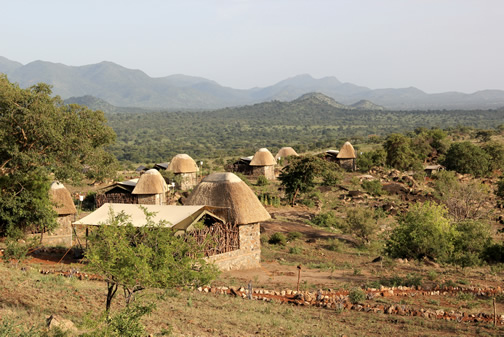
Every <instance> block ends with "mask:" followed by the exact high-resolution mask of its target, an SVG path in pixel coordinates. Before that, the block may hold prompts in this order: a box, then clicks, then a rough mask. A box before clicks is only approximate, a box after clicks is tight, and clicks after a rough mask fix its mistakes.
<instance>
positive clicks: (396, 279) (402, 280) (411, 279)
mask: <svg viewBox="0 0 504 337" xmlns="http://www.w3.org/2000/svg"><path fill="white" fill-rule="evenodd" d="M422 281H423V280H422V277H421V276H419V275H416V274H408V275H406V277H401V276H399V275H396V276H392V277H390V278H381V279H380V280H379V281H378V283H379V284H380V285H382V286H384V287H399V286H405V287H421V286H422V283H423V282H422Z"/></svg>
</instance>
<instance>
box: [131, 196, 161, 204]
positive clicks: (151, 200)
mask: <svg viewBox="0 0 504 337" xmlns="http://www.w3.org/2000/svg"><path fill="white" fill-rule="evenodd" d="M164 199H165V198H164V195H163V194H138V203H139V204H141V205H163V204H164V201H165V200H164Z"/></svg>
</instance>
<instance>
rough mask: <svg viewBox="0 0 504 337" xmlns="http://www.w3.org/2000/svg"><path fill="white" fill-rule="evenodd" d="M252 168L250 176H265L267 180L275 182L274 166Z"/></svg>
mask: <svg viewBox="0 0 504 337" xmlns="http://www.w3.org/2000/svg"><path fill="white" fill-rule="evenodd" d="M251 167H252V176H253V177H256V178H257V177H259V176H261V175H262V176H265V177H266V179H268V180H275V166H274V165H269V166H251Z"/></svg>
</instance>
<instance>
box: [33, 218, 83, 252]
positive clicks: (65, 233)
mask: <svg viewBox="0 0 504 337" xmlns="http://www.w3.org/2000/svg"><path fill="white" fill-rule="evenodd" d="M73 220H74V215H73V214H69V215H63V216H59V217H58V219H57V222H58V227H56V229H54V230H52V231H51V232H46V233H44V235H43V237H42V245H44V246H61V247H67V248H70V247H72V221H73ZM28 237H37V238H39V239H40V234H31V235H29V236H28Z"/></svg>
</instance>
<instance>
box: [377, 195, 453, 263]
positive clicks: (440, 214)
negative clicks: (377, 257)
mask: <svg viewBox="0 0 504 337" xmlns="http://www.w3.org/2000/svg"><path fill="white" fill-rule="evenodd" d="M446 216H447V211H446V209H445V208H444V207H443V206H440V205H437V204H435V203H429V202H427V203H425V204H416V205H414V206H413V207H412V209H411V210H410V211H409V212H407V213H406V214H404V215H402V216H401V217H400V219H399V225H398V226H397V227H396V228H395V229H394V230H393V231H392V234H391V235H390V238H389V239H388V240H387V242H386V247H385V252H386V253H387V254H388V255H389V256H391V257H394V258H413V259H421V258H422V257H424V256H427V257H430V258H433V259H438V260H439V261H448V260H449V258H450V255H451V253H452V252H453V243H452V242H453V237H454V235H455V232H454V229H453V228H452V227H451V225H450V221H449V220H448V219H447V218H446Z"/></svg>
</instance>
